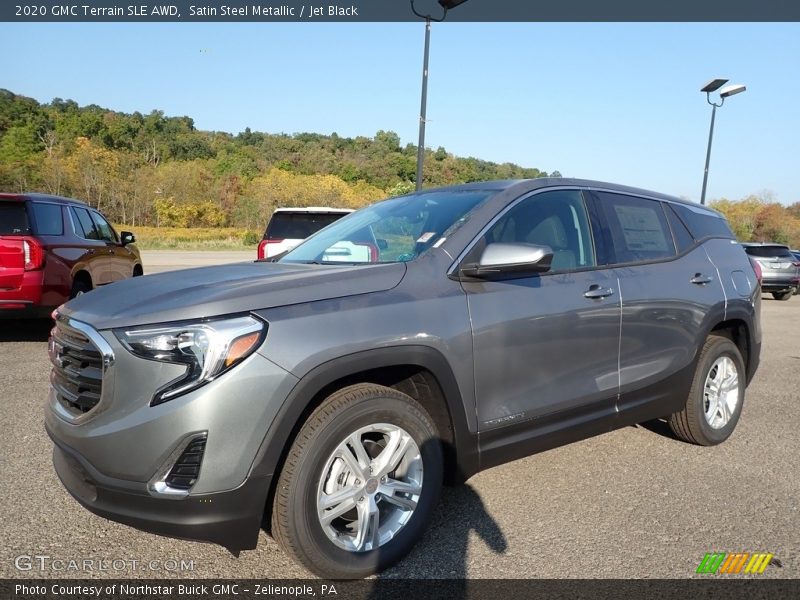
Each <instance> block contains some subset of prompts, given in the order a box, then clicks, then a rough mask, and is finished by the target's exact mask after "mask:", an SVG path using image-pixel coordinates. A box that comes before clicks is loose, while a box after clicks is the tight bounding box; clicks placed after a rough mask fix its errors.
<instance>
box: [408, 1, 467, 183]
mask: <svg viewBox="0 0 800 600" xmlns="http://www.w3.org/2000/svg"><path fill="white" fill-rule="evenodd" d="M438 1H439V5H440V6H441V7H442V8H443V9H444V12H443V13H442V16H441V17H440V18H438V19H436V18H434V17H432V16H431V15H430V14H426V15H423V14H421V13H419V12H417V8H416V6H414V0H411V12H413V13H414V14H415V15H417V16H418V17H419V18H420V19H425V53H424V54H423V58H422V98H421V99H420V107H419V144H418V146H417V191H419V190H421V189H422V165H423V162H424V161H425V113H426V109H427V103H428V54H429V52H430V47H431V21H436V22H437V23H440V22H441V21H444V19H445V17H446V16H447V11H448V10H450V9H451V8H455V7H456V6H458V5H459V4H464V2H466V1H467V0H438Z"/></svg>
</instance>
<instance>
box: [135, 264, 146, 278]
mask: <svg viewBox="0 0 800 600" xmlns="http://www.w3.org/2000/svg"><path fill="white" fill-rule="evenodd" d="M142 275H144V270H143V269H142V265H136V266H134V267H133V276H134V277H141V276H142Z"/></svg>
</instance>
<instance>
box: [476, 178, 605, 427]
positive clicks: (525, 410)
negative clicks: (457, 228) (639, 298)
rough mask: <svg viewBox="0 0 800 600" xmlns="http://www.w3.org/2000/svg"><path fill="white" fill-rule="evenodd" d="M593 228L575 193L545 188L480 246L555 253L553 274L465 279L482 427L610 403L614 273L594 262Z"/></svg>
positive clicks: (503, 220) (498, 224) (495, 226)
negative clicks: (540, 247)
mask: <svg viewBox="0 0 800 600" xmlns="http://www.w3.org/2000/svg"><path fill="white" fill-rule="evenodd" d="M590 231H591V230H590V227H589V220H588V217H587V210H586V205H585V201H584V197H583V194H582V193H581V191H579V190H555V191H545V192H541V193H536V194H533V195H531V196H528V197H526V198H523V199H522V200H520V201H518V202H517V203H516V204H514V205H512V207H511V208H510V209H508V210H507V211H506V212H505V213H504V214H503V215H502V216H501V217H500V218H499V219H498V220H497V221H496V222H495V223H494V224H493V225H492V226H491V227H490V228H489V230H488V231H487V232H486V233H485V234H484V236H483V237H482V239H480V240H479V241H478V243H477V244H476V246H475V250H477V251H479V250H480V249H481V247H485V245H486V244H489V243H494V242H502V243H530V244H540V245H547V246H549V247H550V248H551V249H552V250H553V262H552V266H551V269H550V271H549V272H546V273H541V274H538V275H534V276H525V277H522V278H518V279H510V280H503V281H476V282H464V283H463V284H462V285H463V287H464V290H465V292H466V294H467V301H468V305H469V312H470V318H471V320H472V333H473V356H474V361H475V390H476V397H477V404H478V427H479V430H482V431H487V430H491V429H495V428H498V427H503V426H506V425H514V424H517V423H524V422H525V421H529V420H535V419H538V418H541V417H546V416H548V415H554V414H555V413H564V412H565V411H566V412H569V411H571V410H576V409H580V408H583V407H588V406H589V405H594V406H593V407H598V408H600V407H603V406H605V407H607V408H610V409H613V406H614V403H615V401H616V396H617V392H618V387H619V370H618V366H619V365H618V359H619V341H620V310H621V307H620V297H619V290H618V284H617V279H616V275H615V274H614V272H613V270H599V271H598V270H596V269H595V264H596V262H595V253H594V245H593V241H592V235H591V232H590ZM471 256H472V252H471V253H470V257H471Z"/></svg>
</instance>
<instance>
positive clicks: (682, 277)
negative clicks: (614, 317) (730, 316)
mask: <svg viewBox="0 0 800 600" xmlns="http://www.w3.org/2000/svg"><path fill="white" fill-rule="evenodd" d="M595 197H596V201H597V205H598V213H599V214H601V215H602V217H603V232H602V235H603V236H604V238H605V244H606V247H607V248H608V256H607V261H608V265H609V266H610V267H612V271H613V272H614V273H615V274H616V276H617V278H618V279H619V287H620V290H619V291H620V296H621V298H622V331H621V342H620V363H619V364H620V401H619V405H618V408H619V410H620V411H622V410H630V411H641V413H642V414H641V417H642V418H653V417H655V416H658V414H653V410H656V411H657V410H658V407H663V409H664V412H663V414H664V415H666V414H670V413H671V412H674V410H676V408H675V406H674V404H675V402H676V401H677V400H678V399H679V398H681V396H682V397H683V398H684V399H685V394H684V392H683V386H686V385H688V383H689V382H690V378H691V375H692V374H693V370H694V358H695V353H696V351H697V349H698V348H700V347H702V344H703V339H704V338H705V331H706V327H707V321H708V320H709V319H710V318H711V315H712V312H713V310H714V309H715V308H718V309H719V310H720V320H722V318H724V306H725V293H724V291H723V288H722V285H721V282H720V279H719V275H718V273H717V270H716V268H715V267H714V265H713V264H712V263H711V261H710V259H709V258H708V255H707V253H706V251H705V249H704V248H703V246H702V245H698V244H696V243H695V242H694V240H693V239H692V238H691V236H690V235H689V233H688V231H687V230H686V228H685V227H684V226H683V225H682V223H681V222H680V221H679V220H677V219H674V215H671V214H670V213H669V212H668V210H669V207H668V206H667V205H666V204H665V203H663V202H661V201H659V200H656V199H650V198H643V197H639V196H633V195H627V194H621V193H612V192H603V191H597V192H595ZM671 221H674V223H673V224H672V226H671V224H670V223H671ZM679 227H682V229H678V228H679ZM673 228H674V229H675V233H674V234H673ZM676 240H677V242H676ZM687 391H688V387H687ZM678 408H679V407H678Z"/></svg>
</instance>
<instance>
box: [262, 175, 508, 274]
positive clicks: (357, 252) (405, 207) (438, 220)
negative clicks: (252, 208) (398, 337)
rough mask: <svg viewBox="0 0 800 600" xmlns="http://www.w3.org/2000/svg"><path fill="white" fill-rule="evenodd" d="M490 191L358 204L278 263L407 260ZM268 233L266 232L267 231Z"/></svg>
mask: <svg viewBox="0 0 800 600" xmlns="http://www.w3.org/2000/svg"><path fill="white" fill-rule="evenodd" d="M493 193H494V192H491V191H485V190H464V191H446V192H445V191H437V192H423V193H420V194H411V195H408V196H400V197H399V198H392V199H390V200H384V201H383V202H378V203H376V204H372V205H371V206H368V207H367V208H362V209H361V210H359V211H358V212H356V213H353V214H351V215H349V216H348V217H347V218H346V219H341V220H339V221H337V222H336V223H333V224H332V225H331V226H330V227H327V228H325V229H324V230H323V231H320V232H319V233H317V234H316V235H314V236H313V237H311V238H309V239H307V240H306V241H305V242H303V243H302V244H300V245H299V246H298V247H297V248H295V249H294V250H292V251H290V252H289V253H288V254H287V255H286V256H284V257H283V258H281V259H280V262H315V263H323V264H325V263H350V264H360V263H367V262H372V263H377V262H380V263H386V262H407V261H410V260H414V259H415V258H417V257H418V256H420V255H421V254H422V253H424V252H426V251H427V250H429V249H430V248H432V247H434V246H435V245H436V243H437V241H439V240H440V239H441V238H446V237H448V236H449V235H450V233H451V232H452V231H454V230H455V229H456V228H458V227H460V226H461V225H462V224H463V223H464V222H465V221H466V220H467V219H468V218H469V213H470V212H471V211H472V210H473V209H474V208H475V207H476V206H478V205H479V204H481V203H482V202H483V201H485V200H486V199H487V198H488V197H489V196H491V195H492V194H493ZM270 234H271V232H270Z"/></svg>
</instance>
